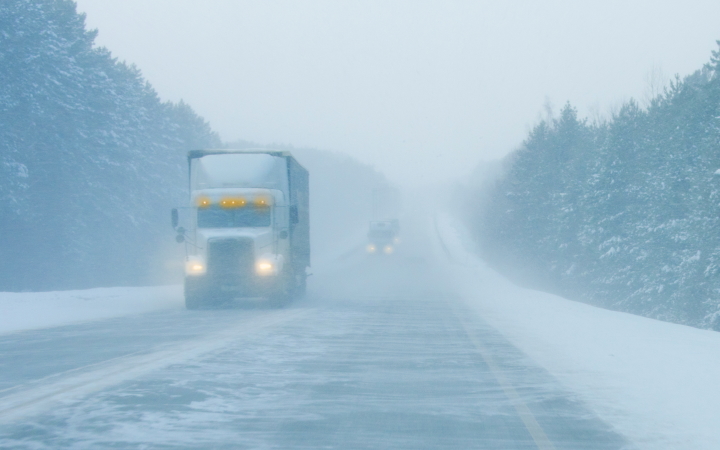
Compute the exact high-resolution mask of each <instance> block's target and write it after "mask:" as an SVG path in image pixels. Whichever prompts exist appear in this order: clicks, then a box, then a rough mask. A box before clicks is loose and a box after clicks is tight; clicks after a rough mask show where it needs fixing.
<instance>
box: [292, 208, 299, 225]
mask: <svg viewBox="0 0 720 450" xmlns="http://www.w3.org/2000/svg"><path fill="white" fill-rule="evenodd" d="M298 222H300V218H299V217H298V208H297V206H295V205H293V206H291V207H290V223H291V224H293V225H295V224H296V223H298Z"/></svg>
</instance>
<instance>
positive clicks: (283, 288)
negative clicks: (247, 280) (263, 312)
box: [270, 274, 295, 308]
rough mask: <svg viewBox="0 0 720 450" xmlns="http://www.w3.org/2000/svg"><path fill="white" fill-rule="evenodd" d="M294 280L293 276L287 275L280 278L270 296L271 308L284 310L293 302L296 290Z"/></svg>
mask: <svg viewBox="0 0 720 450" xmlns="http://www.w3.org/2000/svg"><path fill="white" fill-rule="evenodd" d="M293 278H294V277H293V275H292V274H285V275H282V276H281V277H280V279H279V280H278V284H277V287H276V288H275V289H274V290H273V292H272V293H271V294H270V306H272V307H273V308H282V307H283V306H286V305H288V304H289V303H290V302H291V301H292V299H293V296H294V290H295V289H294V283H293V281H294V280H293Z"/></svg>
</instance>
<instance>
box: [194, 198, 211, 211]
mask: <svg viewBox="0 0 720 450" xmlns="http://www.w3.org/2000/svg"><path fill="white" fill-rule="evenodd" d="M195 201H196V202H197V206H198V208H207V207H209V206H210V204H211V203H212V202H211V201H210V197H198V198H197V200H195Z"/></svg>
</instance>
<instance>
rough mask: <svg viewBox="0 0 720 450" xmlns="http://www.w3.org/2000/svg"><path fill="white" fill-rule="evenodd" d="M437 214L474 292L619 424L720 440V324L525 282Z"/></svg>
mask: <svg viewBox="0 0 720 450" xmlns="http://www.w3.org/2000/svg"><path fill="white" fill-rule="evenodd" d="M436 223H437V231H438V235H439V236H440V237H441V239H442V243H444V247H445V248H443V247H442V246H443V244H441V243H440V241H438V242H437V244H438V245H436V247H437V248H436V251H437V252H438V254H439V258H444V259H445V260H446V261H447V264H446V269H447V271H448V277H450V278H449V279H451V280H453V281H454V282H455V285H456V286H457V289H458V291H459V294H460V295H461V296H462V297H463V298H464V299H465V301H466V302H467V303H468V304H469V305H470V306H471V307H472V308H473V309H474V310H476V311H477V313H478V314H479V315H480V316H481V317H482V318H483V319H484V320H486V321H487V322H488V323H490V324H491V325H492V326H494V327H495V328H497V329H498V331H500V332H501V333H502V334H504V335H505V336H506V337H507V338H508V339H509V340H510V341H511V342H512V343H513V344H515V345H516V346H517V347H519V348H520V349H521V350H522V351H524V352H525V353H526V354H527V355H528V356H529V357H531V358H532V359H534V360H535V361H536V362H537V363H538V364H540V365H541V366H543V367H544V368H545V369H546V370H548V371H549V372H550V373H551V374H552V375H554V376H555V377H556V378H557V379H558V380H559V381H560V382H561V383H563V384H564V385H565V386H566V387H567V388H568V389H569V390H571V391H573V392H575V393H576V394H577V395H578V396H579V397H580V399H582V400H583V401H585V402H586V403H587V404H588V406H590V407H591V408H592V409H594V411H595V412H596V413H597V414H598V416H599V417H600V418H602V419H603V420H605V421H606V422H607V423H608V424H610V425H611V426H613V427H614V428H615V429H616V431H617V432H619V433H621V434H623V435H624V436H626V437H627V438H628V439H629V440H631V441H632V442H633V443H635V444H636V445H637V446H638V447H640V448H642V449H653V450H656V449H681V448H682V449H695V450H699V449H707V450H716V449H719V448H720V428H719V427H718V424H719V423H720V333H717V332H713V331H705V330H699V329H696V328H691V327H687V326H682V325H676V324H671V323H666V322H661V321H657V320H652V319H648V318H644V317H640V316H635V315H631V314H626V313H620V312H614V311H608V310H604V309H601V308H596V307H593V306H589V305H586V304H583V303H578V302H574V301H571V300H567V299H564V298H562V297H558V296H556V295H551V294H547V293H542V292H538V291H533V290H529V289H523V288H520V287H517V286H515V285H513V284H512V283H510V282H509V281H507V280H506V279H505V278H503V277H502V276H501V275H499V274H498V273H497V272H495V271H493V270H492V269H490V268H488V267H487V265H486V264H485V263H484V262H482V261H481V260H479V259H478V258H477V257H475V256H474V255H473V254H471V253H470V252H469V251H468V250H467V249H468V248H472V246H470V245H469V244H470V239H469V238H468V237H467V236H468V235H467V232H466V231H465V230H464V229H463V228H462V226H461V225H459V224H458V223H457V222H456V221H454V220H453V219H451V218H449V217H447V216H438V218H437V220H436ZM445 249H447V251H446V250H445ZM447 254H449V255H447Z"/></svg>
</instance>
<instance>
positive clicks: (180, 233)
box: [175, 227, 185, 244]
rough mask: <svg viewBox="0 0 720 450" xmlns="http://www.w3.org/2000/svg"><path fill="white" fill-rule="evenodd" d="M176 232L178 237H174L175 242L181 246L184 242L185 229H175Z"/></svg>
mask: <svg viewBox="0 0 720 450" xmlns="http://www.w3.org/2000/svg"><path fill="white" fill-rule="evenodd" d="M177 232H178V235H177V236H175V242H177V243H178V244H182V243H183V242H185V228H183V227H180V228H178V229H177Z"/></svg>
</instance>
